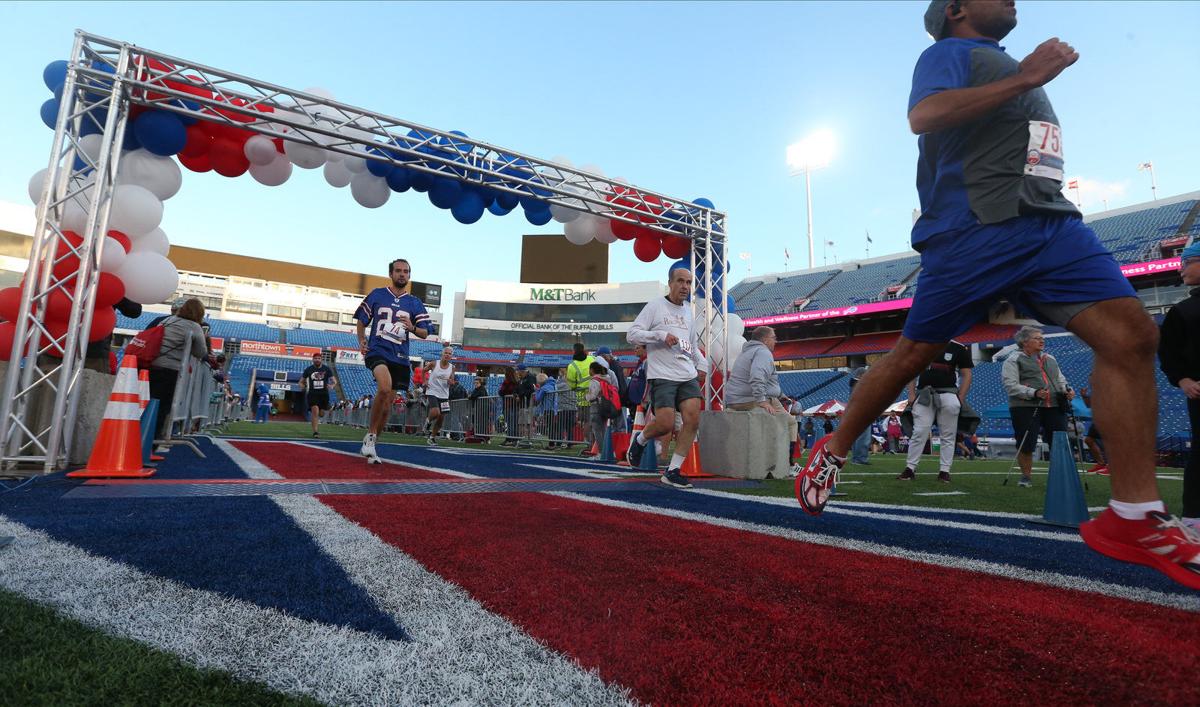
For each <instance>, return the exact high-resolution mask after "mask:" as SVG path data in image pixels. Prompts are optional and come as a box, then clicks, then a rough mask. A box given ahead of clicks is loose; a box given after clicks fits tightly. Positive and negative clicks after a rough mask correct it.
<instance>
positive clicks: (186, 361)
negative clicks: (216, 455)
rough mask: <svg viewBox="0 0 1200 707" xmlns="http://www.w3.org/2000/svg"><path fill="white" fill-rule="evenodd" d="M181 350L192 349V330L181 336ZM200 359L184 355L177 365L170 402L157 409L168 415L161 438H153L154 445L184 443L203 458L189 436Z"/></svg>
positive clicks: (200, 364) (198, 384)
mask: <svg viewBox="0 0 1200 707" xmlns="http://www.w3.org/2000/svg"><path fill="white" fill-rule="evenodd" d="M182 350H183V351H191V350H192V332H191V331H189V332H188V333H187V336H185V337H184V338H183V349H182ZM203 365H204V364H202V363H201V362H200V359H198V358H196V357H195V356H191V355H185V356H184V357H183V362H182V364H181V365H180V366H179V377H178V378H176V379H175V394H174V396H173V397H172V399H171V404H170V405H167V406H163V407H165V408H166V409H165V410H162V409H160V410H159V414H160V415H170V417H168V418H167V424H166V426H165V427H164V428H163V437H162V439H156V440H154V443H155V444H156V445H166V446H175V445H180V444H182V445H185V446H187V447H190V448H191V449H192V451H193V452H195V453H196V455H197V456H199V457H200V458H201V459H203V458H205V455H204V452H202V451H200V448H199V447H197V446H196V443H195V442H193V441H192V440H191V439H189V437H190V436H191V422H192V410H193V402H194V398H195V395H196V389H197V388H198V387H199V386H201V385H202V384H201V382H200V377H201V375H202V373H203V372H202V371H201V370H200V367H201V366H203ZM176 425H179V431H178V432H176V430H175V426H176Z"/></svg>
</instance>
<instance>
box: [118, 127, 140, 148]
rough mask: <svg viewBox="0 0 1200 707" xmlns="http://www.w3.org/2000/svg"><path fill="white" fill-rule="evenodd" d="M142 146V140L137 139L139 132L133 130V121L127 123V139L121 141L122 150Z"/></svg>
mask: <svg viewBox="0 0 1200 707" xmlns="http://www.w3.org/2000/svg"><path fill="white" fill-rule="evenodd" d="M141 146H142V141H141V140H138V139H137V133H135V132H133V123H126V124H125V139H124V140H122V141H121V149H122V150H136V149H138V148H139V147H141Z"/></svg>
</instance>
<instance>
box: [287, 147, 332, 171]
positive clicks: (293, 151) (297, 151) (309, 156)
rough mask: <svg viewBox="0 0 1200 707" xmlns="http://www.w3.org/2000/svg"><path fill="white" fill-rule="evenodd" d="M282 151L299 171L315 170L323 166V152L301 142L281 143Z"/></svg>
mask: <svg viewBox="0 0 1200 707" xmlns="http://www.w3.org/2000/svg"><path fill="white" fill-rule="evenodd" d="M283 151H284V153H286V154H287V156H288V159H289V160H291V161H292V164H294V165H296V166H297V167H299V168H300V169H316V168H317V167H320V166H321V165H323V164H325V150H322V149H321V148H319V147H313V146H312V145H306V144H304V143H301V142H290V141H289V142H285V143H283Z"/></svg>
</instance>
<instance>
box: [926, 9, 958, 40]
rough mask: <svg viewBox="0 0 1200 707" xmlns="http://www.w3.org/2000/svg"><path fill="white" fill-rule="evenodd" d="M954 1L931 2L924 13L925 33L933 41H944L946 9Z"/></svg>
mask: <svg viewBox="0 0 1200 707" xmlns="http://www.w3.org/2000/svg"><path fill="white" fill-rule="evenodd" d="M952 2H954V0H933V1H932V2H930V3H929V9H928V10H926V11H925V31H926V32H928V33H929V36H930V37H933V38H934V39H935V40H938V39H944V38H945V35H943V34H942V33H943V32H945V31H946V8H947V7H949V6H950V4H951V3H952Z"/></svg>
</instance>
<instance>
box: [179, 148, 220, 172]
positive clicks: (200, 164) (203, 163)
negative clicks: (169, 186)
mask: <svg viewBox="0 0 1200 707" xmlns="http://www.w3.org/2000/svg"><path fill="white" fill-rule="evenodd" d="M178 157H179V164H181V165H183V166H184V167H187V168H188V169H190V170H192V171H193V172H208V171H210V170H211V169H212V161H211V160H209V159H208V153H207V152H205V153H204V154H202V155H197V156H196V157H186V156H184V154H183V153H182V152H180V153H179V155H178Z"/></svg>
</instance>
